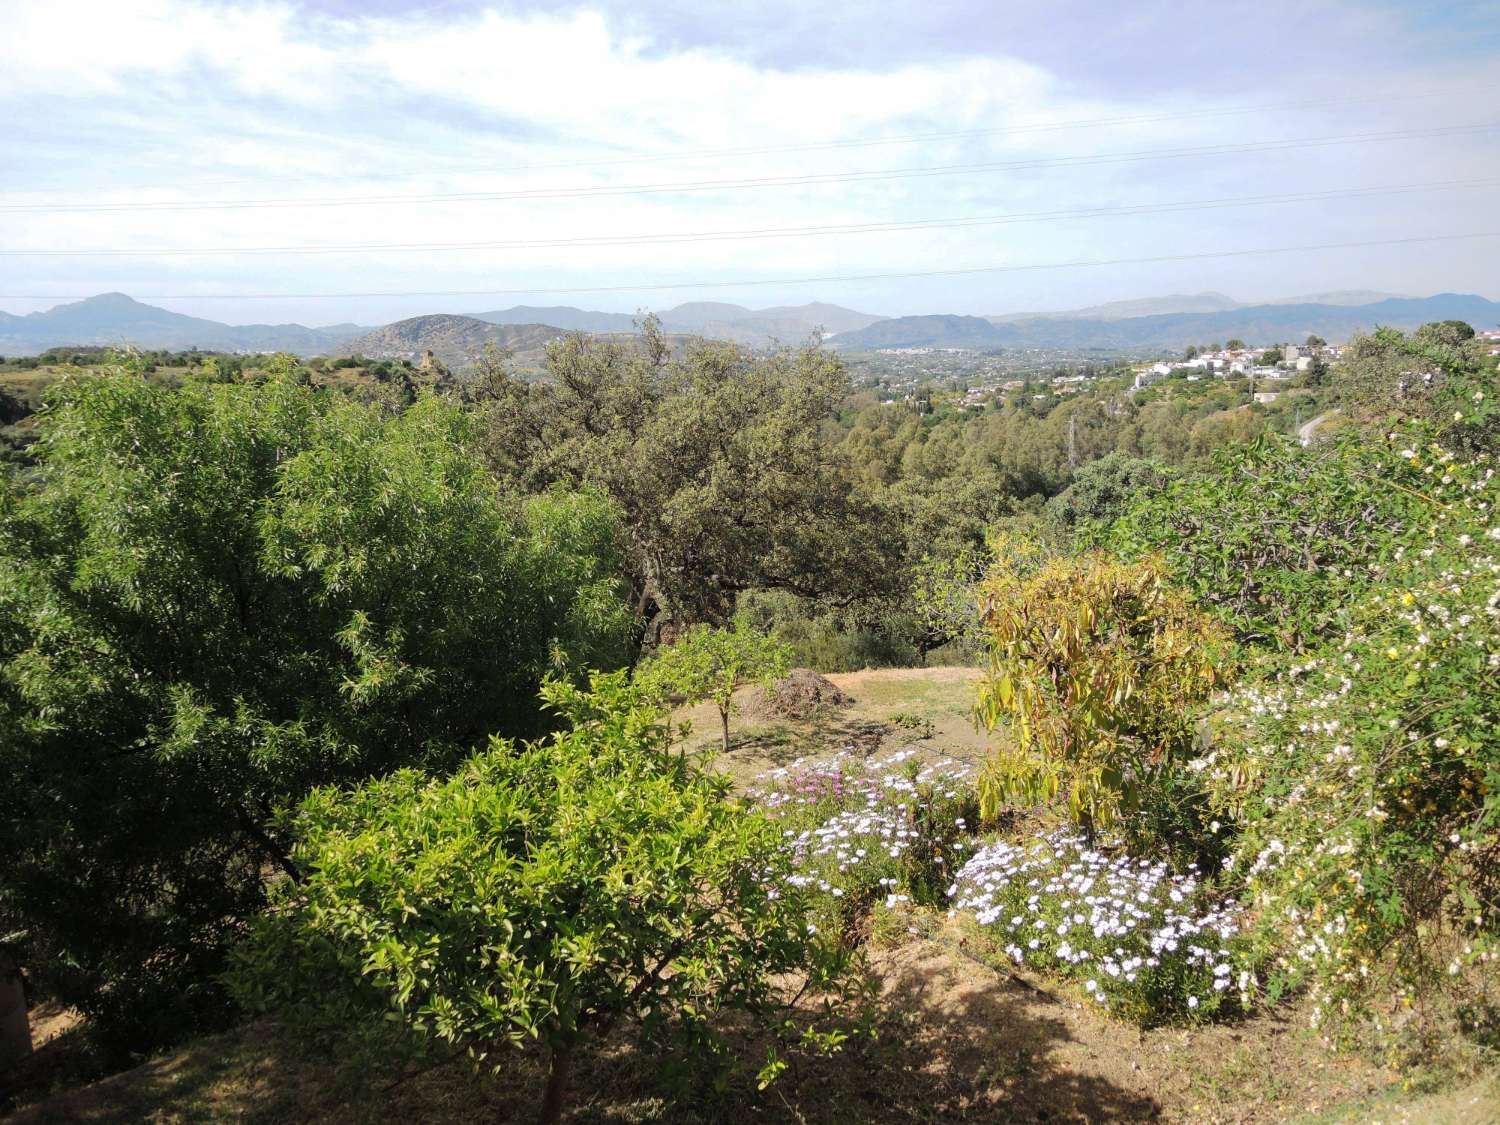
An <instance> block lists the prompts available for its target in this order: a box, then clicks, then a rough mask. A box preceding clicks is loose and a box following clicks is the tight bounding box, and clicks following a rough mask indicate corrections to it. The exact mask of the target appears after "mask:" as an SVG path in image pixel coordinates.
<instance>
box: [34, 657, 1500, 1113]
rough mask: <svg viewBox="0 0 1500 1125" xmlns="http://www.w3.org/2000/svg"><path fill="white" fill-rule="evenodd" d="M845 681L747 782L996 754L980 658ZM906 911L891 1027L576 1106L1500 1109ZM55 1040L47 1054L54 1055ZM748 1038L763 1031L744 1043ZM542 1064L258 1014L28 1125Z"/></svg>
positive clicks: (390, 1097) (626, 1057)
mask: <svg viewBox="0 0 1500 1125" xmlns="http://www.w3.org/2000/svg"><path fill="white" fill-rule="evenodd" d="M829 679H830V680H832V681H833V682H834V684H835V685H836V686H837V687H838V688H839V689H840V690H841V691H843V692H844V693H845V694H847V695H849V696H850V697H852V699H853V702H852V704H851V705H850V706H849V707H847V708H845V709H842V710H839V711H836V712H833V713H831V714H825V715H823V716H820V717H818V718H815V719H811V720H805V721H792V720H784V719H764V718H759V717H757V715H756V714H755V713H754V704H755V702H756V693H757V691H758V689H746V690H744V691H742V692H741V693H740V694H739V697H738V700H737V701H738V702H739V703H740V704H741V713H740V714H739V715H737V716H736V718H735V719H734V721H733V724H732V733H733V747H732V750H731V752H730V754H729V756H728V760H727V761H725V762H723V764H724V765H725V766H726V768H728V769H729V770H730V772H731V773H733V774H734V775H735V777H736V778H737V779H738V780H739V781H740V783H741V784H743V785H746V786H749V785H750V784H752V783H753V780H754V778H755V777H756V776H758V775H759V774H760V773H761V772H763V771H764V770H765V769H767V768H769V767H774V766H777V765H782V764H785V763H787V762H789V761H792V760H795V759H796V758H798V757H806V758H812V759H817V758H819V757H823V756H831V755H833V754H835V753H839V752H845V753H848V752H851V751H852V752H854V753H856V754H874V753H876V752H880V753H886V752H889V751H892V750H896V749H901V748H909V749H915V750H917V751H918V752H919V753H925V754H931V755H932V756H934V757H936V756H938V755H940V754H946V755H949V756H952V757H958V758H962V759H964V760H967V761H971V762H977V761H978V760H979V759H980V757H981V756H982V753H983V747H984V738H983V737H981V736H980V735H979V734H977V733H976V732H975V731H974V729H973V726H972V724H971V723H970V722H969V719H968V713H969V707H970V705H971V700H972V698H973V690H974V686H975V683H976V681H977V679H978V672H977V671H976V670H974V669H969V668H932V669H885V670H876V671H866V672H855V673H847V674H835V675H830V676H829ZM677 718H679V719H683V718H686V719H687V720H689V721H692V722H693V724H694V733H693V734H692V735H690V736H689V745H690V746H697V745H699V744H700V743H701V744H706V745H712V744H713V743H714V742H716V741H717V737H718V735H717V726H718V719H717V715H715V714H711V713H710V712H708V711H703V710H702V709H689V710H685V711H683V712H681V713H679V715H678V716H677ZM929 724H930V725H929ZM901 921H902V924H903V925H904V931H903V929H902V928H901V926H897V927H896V929H895V930H894V931H892V930H890V929H889V928H888V929H887V930H886V931H884V932H881V933H878V934H876V935H875V937H874V939H873V942H872V949H871V962H872V968H873V970H874V972H875V974H876V976H877V978H878V980H879V984H880V989H881V993H882V995H883V997H884V999H885V1001H886V1003H885V1004H884V1005H883V1007H882V1010H881V1015H880V1018H879V1022H878V1032H879V1036H878V1038H877V1039H876V1040H875V1041H874V1042H872V1043H868V1044H864V1045H861V1046H858V1047H856V1048H854V1049H851V1050H849V1051H847V1052H845V1053H844V1054H842V1055H840V1056H837V1057H835V1058H833V1059H829V1060H813V1061H811V1062H804V1063H802V1064H800V1065H799V1067H798V1068H796V1070H794V1071H793V1072H792V1073H789V1074H788V1075H787V1076H786V1077H785V1078H783V1080H782V1081H781V1082H780V1083H778V1085H777V1086H776V1087H775V1088H773V1091H772V1092H771V1093H770V1094H769V1095H767V1096H766V1097H765V1098H764V1099H758V1098H757V1097H756V1096H755V1095H754V1092H753V1090H751V1089H750V1088H749V1087H748V1086H746V1087H735V1088H733V1089H731V1090H729V1091H728V1092H727V1093H726V1094H725V1095H724V1096H723V1098H722V1099H720V1100H713V1101H709V1100H705V1101H701V1102H695V1103H692V1104H691V1105H688V1106H686V1107H684V1106H681V1105H675V1106H674V1105H668V1104H667V1103H665V1102H663V1101H662V1100H661V1098H660V1097H659V1096H658V1095H657V1093H656V1092H655V1088H654V1086H653V1084H652V1075H653V1072H654V1064H653V1061H652V1060H650V1059H642V1058H640V1057H638V1056H637V1055H636V1054H635V1053H634V1051H633V1050H632V1049H631V1048H630V1047H629V1046H628V1045H627V1044H625V1043H624V1042H623V1041H618V1042H611V1043H608V1044H606V1045H605V1046H604V1047H603V1048H602V1049H600V1050H598V1051H596V1052H594V1053H593V1054H592V1055H591V1057H589V1058H588V1059H587V1060H585V1061H584V1062H583V1063H582V1065H581V1067H580V1069H581V1070H583V1071H584V1073H582V1074H580V1075H579V1082H578V1085H579V1088H580V1089H581V1090H587V1091H589V1092H590V1093H589V1095H588V1096H587V1097H586V1098H584V1099H583V1100H582V1101H581V1102H580V1104H579V1105H578V1106H577V1107H576V1109H575V1110H574V1112H573V1114H572V1115H570V1117H569V1120H572V1121H610V1122H626V1121H630V1122H655V1121H662V1122H665V1121H705V1122H706V1121H713V1120H751V1119H754V1120H762V1121H774V1122H782V1121H787V1122H790V1121H805V1122H839V1123H842V1122H851V1123H852V1122H863V1121H870V1120H880V1121H891V1122H931V1121H980V1122H1011V1121H1020V1122H1030V1121H1146V1120H1152V1121H1179V1122H1189V1121H1191V1122H1273V1121H1286V1120H1297V1119H1301V1118H1309V1119H1312V1120H1317V1121H1329V1122H1332V1121H1363V1120H1372V1119H1379V1120H1382V1121H1387V1122H1395V1121H1413V1122H1415V1121H1441V1122H1447V1123H1449V1125H1477V1123H1479V1122H1484V1121H1493V1120H1496V1119H1500V1097H1497V1094H1496V1091H1495V1089H1494V1088H1493V1087H1492V1086H1490V1085H1488V1084H1486V1083H1478V1084H1474V1085H1471V1086H1465V1087H1462V1088H1461V1089H1459V1090H1457V1091H1449V1092H1440V1093H1436V1094H1434V1093H1418V1092H1412V1091H1406V1090H1403V1089H1402V1087H1401V1084H1400V1081H1399V1078H1398V1076H1397V1075H1396V1074H1394V1073H1393V1072H1391V1071H1387V1070H1383V1069H1380V1068H1377V1067H1374V1066H1371V1065H1368V1064H1366V1063H1364V1062H1362V1061H1360V1060H1359V1059H1357V1058H1355V1057H1353V1056H1349V1055H1339V1054H1336V1053H1334V1052H1333V1051H1331V1050H1330V1049H1329V1048H1328V1047H1327V1045H1326V1044H1324V1043H1323V1042H1321V1041H1320V1040H1319V1039H1317V1038H1316V1037H1315V1036H1313V1035H1312V1033H1310V1032H1309V1031H1307V1030H1306V1019H1305V1015H1306V1013H1305V1012H1301V1011H1298V1010H1290V1011H1282V1012H1276V1013H1270V1014H1263V1015H1259V1016H1257V1017H1255V1018H1253V1019H1250V1020H1246V1021H1243V1022H1238V1023H1227V1024H1223V1025H1219V1026H1206V1027H1198V1028H1193V1029H1182V1028H1165V1029H1160V1030H1155V1031H1140V1030H1138V1029H1137V1028H1135V1027H1133V1026H1130V1025H1126V1024H1124V1023H1120V1022H1117V1021H1114V1020H1110V1019H1108V1018H1107V1017H1105V1016H1103V1015H1101V1014H1100V1013H1099V1012H1098V1010H1097V1009H1096V1008H1095V1007H1092V1006H1088V1007H1086V1006H1085V1005H1084V1004H1083V1002H1082V1000H1081V998H1080V997H1079V996H1078V995H1075V994H1074V992H1073V990H1072V989H1071V988H1070V986H1068V985H1066V984H1060V983H1058V982H1056V981H1051V980H1048V979H1045V978H1042V977H1038V976H1035V975H1033V974H1031V973H1028V972H1019V973H1018V972H1016V971H1014V970H1013V969H1012V968H1011V967H1010V965H1009V964H1008V962H1007V961H1006V959H1005V958H1004V957H1003V956H1002V955H997V953H996V951H995V950H993V949H992V948H991V947H990V946H989V945H988V943H987V941H986V940H985V938H984V937H983V936H982V934H980V933H979V932H978V931H977V930H975V929H973V928H972V927H968V926H966V925H964V924H963V922H962V920H955V919H949V918H947V917H945V916H944V915H942V914H932V913H923V912H912V913H911V914H910V915H909V916H907V917H905V918H904V919H902V920H901ZM65 1038H66V1037H65ZM62 1042H63V1041H59V1043H62ZM56 1049H58V1048H57V1046H56V1045H53V1046H50V1047H49V1048H47V1049H46V1050H44V1051H43V1052H40V1053H39V1056H38V1059H37V1061H38V1062H44V1061H45V1060H43V1059H41V1058H40V1056H41V1055H45V1054H46V1053H47V1051H49V1050H56ZM745 1050H746V1051H747V1052H757V1051H762V1050H763V1046H762V1045H759V1044H755V1043H749V1042H747V1043H746V1044H745ZM543 1077H544V1076H543V1074H542V1072H541V1070H540V1069H539V1068H538V1067H536V1065H535V1063H534V1061H533V1060H521V1061H520V1062H518V1064H517V1065H516V1066H515V1067H513V1068H511V1069H509V1070H508V1071H507V1072H506V1074H505V1075H503V1076H501V1077H498V1078H485V1079H481V1080H478V1081H475V1080H472V1079H470V1078H469V1077H468V1076H467V1075H466V1074H465V1073H464V1071H463V1070H462V1068H461V1067H459V1066H449V1067H445V1068H439V1069H437V1070H434V1071H432V1072H430V1073H427V1074H424V1075H420V1076H416V1077H413V1078H412V1079H411V1080H409V1081H402V1082H399V1083H397V1084H395V1085H393V1084H392V1080H391V1078H390V1076H388V1075H385V1074H378V1075H374V1076H370V1075H365V1076H350V1075H340V1074H339V1073H337V1072H336V1071H335V1070H334V1069H333V1068H332V1067H331V1066H330V1065H328V1064H326V1063H323V1062H319V1061H315V1060H313V1059H312V1058H310V1057H309V1055H308V1054H307V1052H305V1051H302V1050H299V1049H298V1048H297V1047H296V1046H295V1045H293V1044H290V1043H288V1042H287V1041H286V1040H285V1039H284V1038H283V1037H282V1036H281V1035H279V1034H278V1032H277V1030H276V1028H275V1026H274V1025H270V1024H256V1025H253V1026H251V1027H248V1028H245V1029H242V1030H240V1031H237V1032H234V1033H230V1034H228V1035H223V1036H218V1037H214V1038H211V1039H205V1040H202V1041H200V1042H198V1043H195V1044H193V1045H191V1046H189V1047H188V1048H186V1049H184V1050H181V1051H178V1052H175V1053H172V1054H169V1055H165V1056H163V1057H161V1058H158V1059H156V1060H153V1061H152V1062H149V1063H147V1064H146V1065H144V1066H141V1067H138V1068H136V1069H135V1070H132V1071H128V1072H126V1073H123V1074H119V1075H116V1076H114V1077H113V1078H109V1079H105V1080H104V1081H102V1082H98V1083H95V1084H94V1085H91V1086H87V1087H84V1088H82V1089H78V1090H75V1091H73V1092H71V1093H67V1094H63V1095H60V1096H58V1097H55V1098H53V1099H51V1100H50V1101H45V1102H42V1103H40V1104H37V1105H34V1106H32V1107H31V1108H29V1109H25V1110H22V1111H21V1112H19V1113H18V1114H17V1115H16V1116H15V1117H14V1118H13V1119H12V1120H14V1121H15V1122H17V1123H25V1125H34V1123H40V1122H114V1121H152V1122H189V1121H191V1122H197V1121H228V1120H235V1121H250V1122H265V1123H291V1122H302V1121H317V1122H329V1123H334V1122H337V1123H346V1122H347V1123H353V1122H361V1121H371V1120H401V1119H410V1120H421V1121H428V1122H436V1123H438V1125H444V1123H449V1122H468V1121H480V1120H484V1121H496V1120H499V1121H505V1120H521V1121H524V1120H529V1119H531V1117H532V1115H533V1113H534V1107H535V1106H536V1104H537V1103H538V1100H539V1097H540V1090H541V1086H542V1082H543Z"/></svg>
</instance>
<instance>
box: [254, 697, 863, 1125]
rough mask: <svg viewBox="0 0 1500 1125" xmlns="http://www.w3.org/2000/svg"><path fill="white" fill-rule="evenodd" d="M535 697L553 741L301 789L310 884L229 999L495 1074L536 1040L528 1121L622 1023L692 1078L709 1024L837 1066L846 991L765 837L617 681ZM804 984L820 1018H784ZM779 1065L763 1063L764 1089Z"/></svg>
mask: <svg viewBox="0 0 1500 1125" xmlns="http://www.w3.org/2000/svg"><path fill="white" fill-rule="evenodd" d="M545 694H546V695H547V697H548V698H549V699H551V700H552V701H553V702H554V703H555V704H557V705H558V706H559V707H561V708H562V709H563V710H564V711H565V712H566V713H568V714H569V715H570V717H572V718H573V719H574V726H573V727H572V729H570V730H568V731H565V732H563V733H560V734H557V735H555V736H553V737H551V738H549V739H547V740H545V741H541V742H536V743H532V744H529V745H524V746H518V745H514V744H510V743H506V742H503V741H501V740H499V739H494V740H492V741H491V743H490V747H489V749H488V750H487V751H484V752H481V753H479V754H477V755H475V756H474V757H472V758H470V759H469V760H468V761H467V762H465V763H464V764H463V766H462V767H460V769H459V770H458V771H457V772H456V773H455V774H454V775H453V776H451V777H449V778H443V779H432V778H429V777H427V776H424V775H423V774H420V773H417V772H415V771H411V770H406V771H401V772H398V773H396V774H393V775H391V776H390V777H387V778H385V779H382V780H380V781H375V782H371V783H369V784H367V785H365V786H364V787H362V788H360V789H357V790H355V791H353V792H352V793H345V792H340V791H337V790H334V789H324V790H319V791H318V792H316V793H314V794H313V795H312V796H311V797H310V798H309V799H308V800H307V801H306V803H305V804H304V805H303V807H302V809H301V811H300V813H299V814H298V816H297V818H296V824H297V830H298V834H299V842H298V845H297V849H296V853H295V854H296V856H297V860H298V863H299V864H300V865H301V866H302V867H303V868H304V869H305V870H306V871H307V873H308V877H307V879H306V881H305V882H303V883H302V884H300V885H290V884H289V885H287V886H286V888H285V892H284V893H283V894H282V895H281V897H280V900H279V902H278V904H277V907H276V908H275V909H274V910H272V911H271V912H269V913H268V914H267V915H265V916H264V917H263V918H262V919H261V920H260V922H259V923H258V925H257V927H256V931H255V934H254V937H253V939H252V940H251V941H250V943H249V944H248V945H247V946H246V947H245V948H244V949H243V950H242V951H241V952H240V954H239V956H238V959H237V964H236V968H235V973H234V981H235V987H236V990H237V992H238V993H239V995H241V996H242V997H243V999H244V1000H245V1002H246V1003H247V1004H248V1005H249V1006H251V1007H252V1008H255V1009H265V1008H273V1009H279V1010H281V1011H283V1012H286V1013H288V1015H289V1016H290V1017H291V1018H293V1019H294V1020H295V1021H297V1022H299V1023H301V1024H302V1025H303V1026H307V1027H319V1026H322V1027H329V1026H332V1027H339V1026H352V1028H353V1029H354V1030H355V1031H356V1032H358V1033H359V1034H361V1035H363V1036H364V1037H366V1039H368V1040H371V1041H373V1042H376V1043H378V1042H380V1041H382V1040H395V1041H400V1040H403V1039H404V1040H411V1039H413V1038H415V1039H416V1040H417V1041H418V1045H419V1046H421V1045H427V1046H429V1047H430V1046H432V1045H435V1044H436V1043H439V1042H440V1043H447V1044H451V1045H454V1046H457V1047H460V1048H466V1049H469V1050H472V1051H473V1052H474V1054H475V1056H476V1058H477V1059H479V1060H480V1061H481V1062H482V1063H484V1064H485V1065H487V1066H493V1067H494V1068H495V1069H497V1070H498V1069H500V1068H501V1067H503V1066H504V1064H505V1061H506V1059H507V1057H508V1053H509V1050H510V1049H514V1048H520V1047H523V1046H525V1045H526V1044H528V1043H531V1042H537V1043H540V1044H542V1045H543V1046H545V1047H546V1049H547V1051H548V1053H549V1057H550V1077H549V1081H548V1086H547V1091H546V1095H545V1100H544V1103H543V1107H542V1115H541V1116H542V1120H544V1121H551V1120H555V1119H556V1118H557V1116H558V1114H559V1113H560V1111H561V1108H562V1104H563V1098H564V1095H565V1084H566V1080H567V1075H568V1066H569V1061H570V1059H571V1057H572V1056H573V1054H574V1052H575V1051H576V1050H577V1049H578V1047H579V1046H580V1045H581V1044H583V1043H584V1042H585V1041H587V1040H588V1039H591V1038H592V1039H594V1040H599V1039H603V1038H604V1037H606V1036H607V1035H609V1034H610V1032H611V1031H612V1030H613V1029H614V1028H615V1027H616V1026H618V1025H619V1024H620V1023H621V1021H625V1020H631V1021H636V1026H637V1033H638V1036H639V1038H640V1040H641V1041H642V1043H643V1045H645V1046H647V1047H660V1046H663V1045H666V1044H668V1043H675V1044H676V1046H677V1048H678V1049H679V1050H680V1052H682V1053H681V1054H680V1055H679V1059H681V1060H683V1061H684V1062H685V1065H686V1066H687V1067H688V1068H689V1070H690V1071H691V1072H700V1071H703V1070H705V1069H711V1068H712V1067H713V1066H714V1064H715V1063H717V1062H720V1061H722V1060H723V1045H722V1042H721V1040H720V1037H719V1028H718V1027H717V1026H716V1023H715V1021H716V1020H717V1018H718V1017H719V1016H721V1015H722V1014H724V1013H726V1012H729V1011H741V1012H749V1013H751V1014H753V1015H756V1016H759V1017H761V1018H762V1019H763V1020H764V1021H765V1022H767V1023H769V1024H770V1025H771V1026H772V1027H773V1029H774V1030H776V1031H778V1032H779V1033H781V1036H782V1037H783V1038H791V1039H793V1040H800V1041H802V1042H804V1043H807V1044H812V1045H817V1046H821V1047H824V1048H827V1049H833V1048H835V1047H836V1046H837V1045H838V1044H839V1043H840V1042H841V1040H842V1039H843V1037H844V1032H843V1031H842V1030H840V1028H839V1025H838V1024H836V1023H835V1022H833V1021H832V1013H833V1010H834V1006H833V1000H834V999H839V1000H844V999H848V998H849V996H850V995H852V993H850V992H849V991H848V990H849V988H850V987H852V984H851V982H852V978H850V977H848V976H847V975H846V973H845V970H846V968H847V959H846V957H845V956H844V955H843V953H842V952H840V951H839V950H838V948H837V947H836V945H835V944H833V943H830V942H828V941H826V940H825V939H824V938H822V937H821V936H819V935H817V934H816V933H814V932H813V927H811V926H810V925H809V905H808V896H807V895H806V894H804V893H802V892H800V891H799V890H797V889H796V888H795V887H791V886H788V884H787V881H786V879H785V875H786V874H787V873H788V872H789V870H790V861H789V856H788V854H787V852H786V850H785V849H784V848H783V847H782V845H781V837H780V831H779V829H778V828H777V826H776V825H775V824H774V823H772V822H771V821H769V820H767V819H766V818H765V817H763V816H760V815H757V814H755V813H753V812H751V811H749V810H747V809H746V808H745V807H744V806H743V803H742V802H741V801H739V800H737V799H735V798H734V797H732V796H731V794H730V790H729V783H728V780H727V779H726V778H724V777H721V776H717V775H713V774H710V773H707V772H704V771H703V770H702V769H701V768H699V767H698V766H697V765H695V764H693V763H692V762H691V761H687V760H684V759H682V758H680V757H679V756H677V755H673V754H670V753H668V752H667V749H668V745H667V743H668V735H667V730H666V728H665V726H664V725H663V724H662V723H661V722H660V719H659V716H658V714H657V712H655V711H654V710H652V709H647V708H642V707H640V706H638V705H637V704H636V702H635V697H634V696H633V694H632V693H631V692H629V691H628V689H627V688H626V687H625V685H624V683H623V679H622V677H621V676H620V675H618V674H617V675H615V676H611V677H606V678H596V679H595V681H594V684H593V691H592V692H590V693H586V694H585V693H579V692H577V691H575V690H573V689H570V688H567V687H565V686H562V685H553V686H552V687H550V688H549V689H548V690H547V692H546V693H545ZM788 974H790V976H788ZM804 986H805V987H806V988H807V989H808V990H809V991H810V992H811V993H812V994H818V993H820V992H829V994H830V1003H829V1004H828V1005H827V1006H825V1008H824V1010H823V1013H822V1016H821V1017H820V1019H821V1020H822V1021H824V1022H821V1023H818V1024H807V1025H798V1024H795V1023H794V1022H793V1021H792V1020H790V1019H789V1018H788V1016H787V1014H786V1013H787V1008H786V1007H785V1006H784V1002H785V1000H786V999H787V997H788V996H789V995H791V994H792V993H794V992H798V991H799V989H800V988H802V987H804ZM845 1014H846V1016H847V1015H848V1013H845ZM663 1061H665V1060H663ZM781 1065H784V1064H782V1063H781V1062H780V1060H779V1058H778V1057H777V1055H776V1053H775V1051H774V1049H773V1053H772V1056H771V1059H770V1061H769V1062H768V1064H767V1066H766V1068H765V1069H764V1070H763V1071H762V1080H763V1081H767V1080H769V1079H770V1078H771V1077H774V1075H775V1073H776V1071H777V1070H779V1069H780V1067H781Z"/></svg>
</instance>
